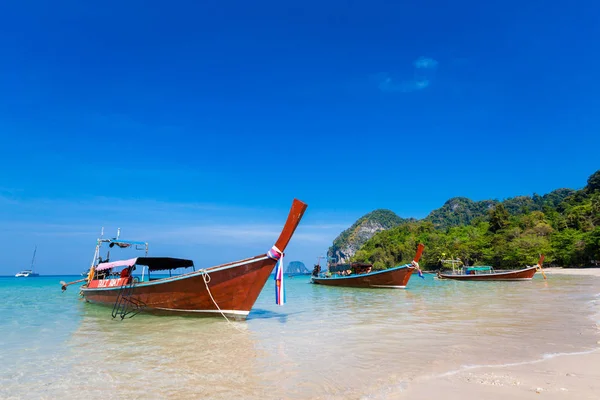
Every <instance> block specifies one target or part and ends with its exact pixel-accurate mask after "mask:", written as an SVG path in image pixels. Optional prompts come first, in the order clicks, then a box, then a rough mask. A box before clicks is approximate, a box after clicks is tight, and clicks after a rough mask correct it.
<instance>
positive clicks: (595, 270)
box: [544, 267, 600, 277]
mask: <svg viewBox="0 0 600 400" xmlns="http://www.w3.org/2000/svg"><path fill="white" fill-rule="evenodd" d="M544 272H545V273H546V274H547V275H589V276H597V277H600V267H589V268H544Z"/></svg>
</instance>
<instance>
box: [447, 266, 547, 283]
mask: <svg viewBox="0 0 600 400" xmlns="http://www.w3.org/2000/svg"><path fill="white" fill-rule="evenodd" d="M537 268H538V267H537V266H533V267H529V268H525V269H519V270H516V271H508V272H495V273H491V274H476V275H454V274H438V277H439V278H440V279H453V280H457V281H529V280H531V279H533V276H534V275H535V272H536V270H537Z"/></svg>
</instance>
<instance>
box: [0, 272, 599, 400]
mask: <svg viewBox="0 0 600 400" xmlns="http://www.w3.org/2000/svg"><path fill="white" fill-rule="evenodd" d="M78 278H80V277H40V278H29V279H23V278H21V279H17V278H12V277H11V278H0V298H1V299H2V301H1V302H0V398H57V397H64V395H65V394H72V393H77V395H78V397H86V398H90V399H96V398H98V399H100V398H106V397H107V396H108V397H113V398H116V397H118V398H132V399H135V398H144V399H147V398H166V397H172V398H200V397H202V398H211V399H231V398H245V399H248V398H260V399H272V398H298V399H304V398H324V399H325V398H328V399H329V398H332V399H333V398H335V399H337V398H339V399H342V398H344V399H348V398H380V397H381V398H385V397H388V396H392V395H394V394H396V393H400V392H401V391H402V388H404V387H406V386H407V385H409V384H410V382H411V381H412V380H413V379H414V378H416V377H419V376H424V375H435V374H442V373H445V372H448V371H452V370H455V369H457V368H460V367H461V366H464V365H473V364H503V363H510V362H519V361H527V360H531V359H536V358H539V357H540V356H542V355H544V354H548V353H564V352H576V351H581V350H586V349H592V348H595V347H597V342H598V334H597V327H596V321H595V320H594V315H595V314H596V313H598V311H599V310H600V308H599V307H600V298H599V297H598V293H599V292H600V279H596V278H593V277H583V276H550V277H549V279H548V281H544V280H543V279H541V277H540V276H537V275H536V277H535V278H534V280H533V281H531V282H494V283H490V282H453V281H439V280H437V279H434V278H433V276H431V275H426V279H425V280H421V279H420V278H418V277H412V278H411V280H410V282H409V285H408V289H406V290H385V289H373V290H371V289H350V288H333V287H324V286H319V285H311V284H309V283H308V277H297V276H296V277H294V278H293V279H290V278H287V280H286V284H287V290H288V291H287V301H288V302H287V303H286V304H285V305H284V306H283V307H279V306H277V305H275V304H274V289H273V281H272V280H269V282H268V284H267V286H266V287H265V289H264V290H263V292H262V293H261V296H260V297H259V299H258V301H257V303H256V305H255V307H254V309H253V311H252V312H251V313H250V315H249V318H248V320H247V321H245V322H234V323H232V324H228V323H227V322H225V321H224V320H222V319H217V318H214V319H212V318H211V319H199V318H182V317H155V316H148V315H138V316H135V317H134V318H132V319H126V320H124V321H121V320H113V319H112V317H111V315H110V313H111V309H110V308H106V307H102V306H96V305H91V304H87V303H84V302H82V301H80V300H79V296H78V290H77V287H76V285H74V286H71V287H70V288H69V290H67V291H66V292H65V293H61V290H60V285H59V284H58V282H59V281H60V280H74V279H78Z"/></svg>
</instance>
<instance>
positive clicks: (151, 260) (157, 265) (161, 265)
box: [136, 257, 194, 271]
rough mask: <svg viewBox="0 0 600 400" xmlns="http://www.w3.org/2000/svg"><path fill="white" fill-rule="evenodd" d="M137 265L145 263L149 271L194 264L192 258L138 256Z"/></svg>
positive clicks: (185, 266)
mask: <svg viewBox="0 0 600 400" xmlns="http://www.w3.org/2000/svg"><path fill="white" fill-rule="evenodd" d="M136 264H137V265H146V266H147V267H148V270H149V271H163V270H168V269H176V268H187V267H192V266H194V262H193V261H192V260H186V259H184V258H172V257H138V258H137V261H136Z"/></svg>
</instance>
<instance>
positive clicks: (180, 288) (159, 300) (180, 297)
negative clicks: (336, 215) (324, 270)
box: [61, 199, 307, 320]
mask: <svg viewBox="0 0 600 400" xmlns="http://www.w3.org/2000/svg"><path fill="white" fill-rule="evenodd" d="M306 207H307V205H306V204H305V203H303V202H301V201H300V200H297V199H294V201H293V203H292V207H291V209H290V212H289V215H288V217H287V221H286V223H285V225H284V227H283V229H282V231H281V234H280V235H279V238H278V239H277V241H276V242H275V245H274V246H273V247H272V248H271V250H269V251H268V252H267V253H265V254H260V255H258V256H255V257H251V258H246V259H243V260H239V261H235V262H230V263H226V264H222V265H217V266H214V267H211V268H205V269H198V270H196V267H195V266H194V263H193V261H192V260H187V259H181V258H172V257H147V251H148V244H147V243H145V242H133V241H124V240H119V238H118V235H117V238H113V239H103V238H100V239H98V240H97V244H96V251H95V253H94V258H93V261H92V265H91V268H90V270H89V274H88V277H87V278H84V279H80V280H79V281H75V282H80V281H85V283H84V284H83V286H81V292H80V294H81V296H82V297H83V298H84V299H85V300H86V301H87V302H90V303H96V304H102V305H107V306H111V307H113V312H112V316H113V318H115V317H116V316H120V317H121V319H123V318H124V317H125V316H130V317H131V316H133V315H135V314H137V313H139V312H142V311H143V312H145V313H151V314H159V315H160V314H170V315H193V316H220V315H222V316H224V317H226V318H231V319H236V320H243V319H245V318H246V317H247V315H248V313H249V312H250V310H251V308H252V307H253V305H254V303H255V301H256V299H257V297H258V295H259V294H260V292H261V290H262V289H263V287H264V285H265V283H266V282H267V279H268V278H269V276H270V274H271V271H272V270H273V268H274V267H275V266H276V264H277V270H278V271H282V270H283V265H282V264H283V263H282V262H279V261H282V260H283V254H284V251H285V249H286V247H287V245H288V243H289V241H290V239H291V238H292V235H293V234H294V231H295V230H296V227H297V226H298V224H299V223H300V220H301V219H302V216H303V214H304V211H305V210H306ZM105 243H108V246H109V247H110V248H112V247H114V246H118V247H120V248H129V247H134V246H135V248H137V249H138V250H146V254H145V256H144V257H136V258H131V259H127V260H119V261H113V262H105V261H104V262H102V260H101V258H100V250H101V246H102V245H103V244H105ZM136 266H141V267H142V268H141V269H142V279H141V280H140V278H139V277H137V276H136V277H133V276H132V271H133V270H135V269H136ZM121 268H122V269H121ZM178 268H192V269H193V271H191V272H187V273H184V274H181V275H175V276H169V277H164V278H152V277H150V274H151V273H152V272H155V271H163V273H164V271H169V275H171V272H172V271H174V270H176V269H178ZM119 269H121V272H120V273H119V272H117V271H118V270H119ZM146 271H147V272H148V275H147V280H145V279H144V275H145V272H146ZM280 275H281V274H280ZM281 279H282V278H281ZM276 280H277V276H276ZM75 282H70V283H68V284H67V283H64V282H61V284H62V288H63V291H64V290H66V287H67V286H68V285H69V284H73V283H75ZM276 285H277V288H276V290H278V291H277V292H276V293H277V301H278V304H282V302H280V301H279V300H280V297H279V296H280V295H283V281H282V280H281V282H280V281H279V280H277V281H276ZM282 299H283V297H282Z"/></svg>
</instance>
